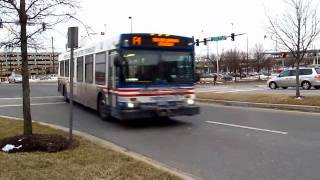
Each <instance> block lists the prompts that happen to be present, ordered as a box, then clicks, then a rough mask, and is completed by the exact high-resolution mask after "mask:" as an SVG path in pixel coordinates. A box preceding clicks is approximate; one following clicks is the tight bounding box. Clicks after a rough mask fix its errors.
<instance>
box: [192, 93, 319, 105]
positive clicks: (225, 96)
mask: <svg viewBox="0 0 320 180" xmlns="http://www.w3.org/2000/svg"><path fill="white" fill-rule="evenodd" d="M197 98H199V99H212V100H226V101H242V102H254V103H271V104H293V105H308V106H320V96H307V97H304V98H303V99H301V100H299V99H296V98H295V97H293V96H288V95H285V94H263V93H254V94H253V93H219V94H218V93H213V92H205V93H197Z"/></svg>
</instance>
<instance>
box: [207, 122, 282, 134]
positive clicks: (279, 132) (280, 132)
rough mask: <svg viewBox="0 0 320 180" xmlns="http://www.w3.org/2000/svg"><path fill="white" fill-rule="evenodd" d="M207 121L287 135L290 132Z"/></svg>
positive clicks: (219, 123)
mask: <svg viewBox="0 0 320 180" xmlns="http://www.w3.org/2000/svg"><path fill="white" fill-rule="evenodd" d="M206 122H207V123H211V124H218V125H223V126H231V127H238V128H243V129H250V130H256V131H264V132H270V133H277V134H284V135H285V134H288V132H283V131H274V130H269V129H260V128H255V127H249V126H241V125H237V124H227V123H221V122H214V121H206Z"/></svg>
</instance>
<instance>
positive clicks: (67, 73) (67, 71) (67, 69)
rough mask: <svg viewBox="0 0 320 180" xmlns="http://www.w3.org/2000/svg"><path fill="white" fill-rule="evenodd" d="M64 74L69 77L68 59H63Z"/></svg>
mask: <svg viewBox="0 0 320 180" xmlns="http://www.w3.org/2000/svg"><path fill="white" fill-rule="evenodd" d="M64 72H65V76H66V77H69V59H68V60H66V61H65V71H64Z"/></svg>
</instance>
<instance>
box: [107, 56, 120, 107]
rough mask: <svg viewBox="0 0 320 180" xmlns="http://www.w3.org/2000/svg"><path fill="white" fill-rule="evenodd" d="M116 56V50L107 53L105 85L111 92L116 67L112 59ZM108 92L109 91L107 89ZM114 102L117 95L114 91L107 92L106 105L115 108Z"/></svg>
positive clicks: (114, 85) (113, 87)
mask: <svg viewBox="0 0 320 180" xmlns="http://www.w3.org/2000/svg"><path fill="white" fill-rule="evenodd" d="M116 57H118V53H117V51H115V50H113V51H109V54H108V70H107V72H108V73H107V74H108V76H107V77H108V78H107V83H108V84H107V85H108V89H110V90H113V91H111V92H114V90H115V89H116V69H115V66H114V59H115V58H116ZM109 92H110V91H109ZM116 102H117V96H116V94H115V93H109V94H108V102H107V103H108V105H109V106H110V107H111V109H112V108H116Z"/></svg>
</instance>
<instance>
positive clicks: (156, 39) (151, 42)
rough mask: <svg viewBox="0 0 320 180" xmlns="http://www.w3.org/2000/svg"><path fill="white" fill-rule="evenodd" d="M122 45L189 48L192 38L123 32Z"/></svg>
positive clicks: (191, 44) (191, 45)
mask: <svg viewBox="0 0 320 180" xmlns="http://www.w3.org/2000/svg"><path fill="white" fill-rule="evenodd" d="M122 45H123V46H124V47H134V48H139V47H141V48H148V47H150V48H156V47H159V48H161V47H163V48H165V47H167V48H170V47H172V48H190V47H193V42H192V38H187V37H180V36H172V35H154V34H125V36H124V37H122Z"/></svg>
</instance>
